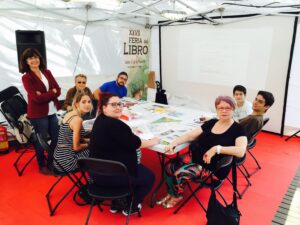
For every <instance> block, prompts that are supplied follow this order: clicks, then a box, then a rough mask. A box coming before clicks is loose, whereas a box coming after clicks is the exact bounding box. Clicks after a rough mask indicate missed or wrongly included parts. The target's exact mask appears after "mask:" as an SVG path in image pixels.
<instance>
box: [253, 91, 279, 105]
mask: <svg viewBox="0 0 300 225" xmlns="http://www.w3.org/2000/svg"><path fill="white" fill-rule="evenodd" d="M257 95H261V96H263V98H264V99H265V106H270V107H271V106H272V105H273V103H274V102H275V99H274V96H273V94H272V93H271V92H268V91H258V93H257Z"/></svg>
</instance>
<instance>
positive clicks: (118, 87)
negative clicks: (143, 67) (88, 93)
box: [93, 72, 128, 100]
mask: <svg viewBox="0 0 300 225" xmlns="http://www.w3.org/2000/svg"><path fill="white" fill-rule="evenodd" d="M127 80H128V75H127V73H126V72H120V73H119V74H118V77H117V79H116V80H113V81H109V82H106V83H104V84H102V85H101V86H100V87H99V88H97V89H96V90H95V91H94V93H93V94H94V97H95V99H97V100H98V99H99V96H100V94H101V92H111V93H113V94H117V95H118V96H119V97H120V98H122V97H124V96H126V95H127V88H126V87H125V85H126V83H127Z"/></svg>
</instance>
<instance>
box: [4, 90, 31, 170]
mask: <svg viewBox="0 0 300 225" xmlns="http://www.w3.org/2000/svg"><path fill="white" fill-rule="evenodd" d="M0 111H1V113H2V114H3V116H4V117H5V119H6V120H7V122H8V124H9V125H10V126H11V127H12V128H13V129H17V130H18V132H19V133H20V134H22V135H24V136H26V135H25V134H24V133H23V127H22V124H20V123H19V121H18V119H19V118H20V116H21V115H23V114H26V113H27V102H26V101H25V99H24V97H23V95H22V94H21V93H20V91H19V90H18V88H16V87H15V86H10V87H8V88H6V89H4V90H2V91H1V92H0ZM26 139H28V142H27V143H25V144H20V143H18V146H17V149H20V148H23V147H24V149H25V150H23V151H22V153H21V154H20V155H19V156H18V158H17V159H16V161H15V162H14V164H13V165H14V167H15V168H16V170H17V173H18V175H19V176H22V174H23V172H24V170H25V169H26V167H27V166H28V165H29V163H30V162H31V161H32V160H33V159H34V158H35V156H36V154H35V153H34V154H33V155H32V156H31V157H30V158H29V159H28V160H27V161H26V162H25V164H24V165H23V167H22V166H21V167H20V166H19V162H20V160H21V159H22V157H23V156H24V154H25V153H27V152H28V150H29V147H30V145H34V143H35V141H36V138H35V136H34V133H33V134H31V136H30V137H27V136H26Z"/></svg>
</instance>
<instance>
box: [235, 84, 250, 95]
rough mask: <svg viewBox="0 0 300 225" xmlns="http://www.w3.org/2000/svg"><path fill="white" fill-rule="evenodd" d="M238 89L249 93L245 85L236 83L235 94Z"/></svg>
mask: <svg viewBox="0 0 300 225" xmlns="http://www.w3.org/2000/svg"><path fill="white" fill-rule="evenodd" d="M236 91H240V92H243V93H244V95H246V94H247V89H246V88H245V87H244V86H243V85H235V86H234V88H233V94H234V93H235V92H236Z"/></svg>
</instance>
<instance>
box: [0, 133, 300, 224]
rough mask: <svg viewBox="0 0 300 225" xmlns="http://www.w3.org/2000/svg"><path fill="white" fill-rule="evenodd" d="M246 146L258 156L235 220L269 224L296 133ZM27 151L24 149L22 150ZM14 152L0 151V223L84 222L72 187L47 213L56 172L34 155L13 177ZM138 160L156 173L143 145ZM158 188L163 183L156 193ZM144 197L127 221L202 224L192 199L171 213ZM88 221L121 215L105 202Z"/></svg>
mask: <svg viewBox="0 0 300 225" xmlns="http://www.w3.org/2000/svg"><path fill="white" fill-rule="evenodd" d="M252 151H253V153H254V154H255V155H256V156H257V158H258V159H259V161H260V162H261V165H262V170H260V171H259V172H258V173H256V174H255V175H253V177H251V182H252V186H251V187H250V188H249V189H248V191H247V192H246V194H245V195H244V197H243V199H242V200H239V201H238V205H239V208H240V210H241V213H242V217H241V224H242V225H253V224H258V225H269V224H271V221H272V218H273V216H274V214H275V212H276V210H277V207H278V205H279V204H280V201H281V199H282V197H283V195H284V193H285V192H286V190H287V188H288V186H289V183H290V182H291V180H292V178H293V176H294V174H295V172H296V170H297V168H298V167H299V165H300V138H292V139H290V140H289V141H288V142H285V141H284V139H283V138H281V137H279V136H276V135H271V134H266V133H261V134H260V135H259V136H258V143H257V146H256V147H255V148H254V149H253V150H252ZM31 154H32V153H28V154H27V156H30V155H31ZM17 156H18V153H15V152H11V153H9V154H8V155H0V165H1V166H0V180H1V183H0V205H1V207H0V221H1V222H0V224H1V225H15V224H30V225H40V224H43V225H50V224H53V225H54V224H55V225H60V224H61V225H68V224H70V225H77V224H78V225H79V224H84V222H85V218H86V215H87V211H88V206H84V207H80V206H77V205H75V203H73V200H72V196H73V193H72V194H71V195H70V196H69V197H68V198H67V199H66V200H65V201H64V202H63V203H62V205H61V206H60V207H59V208H58V210H57V212H56V214H55V215H54V216H53V217H50V216H49V212H48V207H47V203H46V198H45V194H46V192H47V190H48V189H49V187H50V186H51V184H52V183H53V182H54V181H55V179H56V178H54V177H45V176H42V175H40V174H39V173H38V172H37V164H36V162H35V161H34V162H33V163H31V164H30V165H29V166H28V168H27V169H26V170H25V172H24V175H23V176H22V177H19V176H18V175H17V173H16V171H15V169H14V168H13V166H12V164H13V162H14V160H15V159H16V157H17ZM143 161H144V163H145V164H146V165H148V166H149V167H150V168H151V169H153V170H154V171H156V174H157V177H159V173H158V171H159V165H158V160H157V156H156V154H154V153H153V152H151V151H149V150H144V151H143ZM246 165H247V167H248V168H249V169H250V170H251V169H253V168H254V164H253V161H252V160H251V158H250V157H248V160H247V161H246ZM238 181H239V188H243V187H244V185H245V182H244V180H243V178H242V177H241V176H240V175H238ZM68 185H69V182H68V181H66V182H64V183H62V184H61V185H60V186H58V187H57V188H56V189H55V190H56V191H55V192H54V193H53V200H55V197H56V196H58V195H59V194H62V193H63V190H64V188H66V187H67V186H68ZM230 189H231V186H230V185H229V183H228V182H225V183H224V185H223V187H222V189H221V191H222V193H225V195H226V196H227V198H228V199H230V198H231V195H232V194H231V191H230ZM163 193H164V187H163V188H162V190H161V193H160V194H159V196H162V194H163ZM199 197H200V199H201V200H203V203H204V204H207V200H208V198H209V191H208V190H202V191H201V192H200V193H199ZM148 203H149V198H148V199H146V202H145V204H144V205H143V210H142V218H137V217H136V216H132V217H131V219H130V224H132V225H134V224H141V225H152V224H153V225H154V224H163V225H174V224H184V225H192V224H200V225H204V224H206V219H205V214H204V212H203V211H202V209H201V208H200V207H199V205H198V204H197V203H196V201H194V200H193V199H192V200H191V201H190V202H189V203H188V204H187V205H186V206H185V207H184V208H183V209H182V210H181V211H180V212H179V213H178V214H177V215H173V213H172V212H173V209H168V210H167V209H163V208H161V207H158V206H155V207H154V208H153V209H151V208H149V206H148ZM90 224H91V225H93V224H109V225H114V224H125V217H124V216H122V215H120V214H117V215H112V214H111V213H110V212H109V210H108V209H107V208H105V211H104V212H103V213H100V212H99V210H98V209H97V208H94V210H93V213H92V216H91V220H90Z"/></svg>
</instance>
